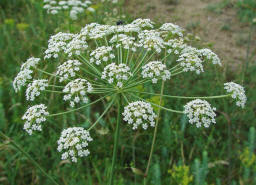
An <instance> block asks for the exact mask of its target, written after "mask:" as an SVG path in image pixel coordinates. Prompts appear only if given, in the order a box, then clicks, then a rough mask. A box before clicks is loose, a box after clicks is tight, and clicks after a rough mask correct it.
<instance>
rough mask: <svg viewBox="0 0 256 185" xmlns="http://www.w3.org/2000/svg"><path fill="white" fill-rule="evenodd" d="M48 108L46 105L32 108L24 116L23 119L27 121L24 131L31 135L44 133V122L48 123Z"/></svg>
mask: <svg viewBox="0 0 256 185" xmlns="http://www.w3.org/2000/svg"><path fill="white" fill-rule="evenodd" d="M46 109H47V107H46V106H45V105H44V104H40V105H34V106H32V107H30V108H29V109H28V110H27V111H26V113H25V114H24V115H23V117H22V119H23V120H26V122H25V124H24V130H25V131H26V132H27V133H28V134H29V135H31V134H32V133H33V131H36V130H37V131H42V125H41V123H42V122H45V121H46V116H48V115H49V112H47V111H46Z"/></svg>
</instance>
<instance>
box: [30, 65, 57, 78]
mask: <svg viewBox="0 0 256 185" xmlns="http://www.w3.org/2000/svg"><path fill="white" fill-rule="evenodd" d="M34 69H35V70H38V71H40V72H42V73H45V74H47V75H50V76H55V77H58V78H59V76H57V75H54V74H52V73H48V72H46V71H44V70H42V69H38V68H36V67H35V68H34Z"/></svg>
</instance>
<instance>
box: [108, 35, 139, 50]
mask: <svg viewBox="0 0 256 185" xmlns="http://www.w3.org/2000/svg"><path fill="white" fill-rule="evenodd" d="M109 42H110V43H111V44H113V45H115V47H116V48H119V47H122V48H124V49H131V50H132V51H136V44H135V37H131V36H127V35H125V34H118V35H114V36H113V37H112V38H111V39H110V41H109Z"/></svg>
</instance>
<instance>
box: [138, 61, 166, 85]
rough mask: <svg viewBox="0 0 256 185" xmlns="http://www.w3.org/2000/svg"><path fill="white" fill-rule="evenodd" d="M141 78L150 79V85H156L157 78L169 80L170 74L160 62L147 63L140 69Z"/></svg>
mask: <svg viewBox="0 0 256 185" xmlns="http://www.w3.org/2000/svg"><path fill="white" fill-rule="evenodd" d="M141 74H142V78H151V79H152V83H157V81H158V79H159V78H162V80H164V81H166V80H167V79H170V77H171V73H170V72H169V71H168V70H167V69H166V65H165V64H162V62H160V61H153V62H149V63H148V64H146V65H145V66H143V67H142V72H141Z"/></svg>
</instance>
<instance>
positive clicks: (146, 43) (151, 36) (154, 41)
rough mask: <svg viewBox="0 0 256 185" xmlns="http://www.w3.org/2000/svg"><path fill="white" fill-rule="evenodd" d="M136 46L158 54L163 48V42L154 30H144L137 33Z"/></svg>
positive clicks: (158, 33)
mask: <svg viewBox="0 0 256 185" xmlns="http://www.w3.org/2000/svg"><path fill="white" fill-rule="evenodd" d="M138 37H139V43H138V46H140V47H144V48H145V49H146V50H148V51H151V50H155V51H156V52H157V53H160V52H161V51H162V49H163V48H164V40H163V39H162V38H161V37H160V32H158V31H155V30H144V31H142V32H140V33H139V35H138Z"/></svg>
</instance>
